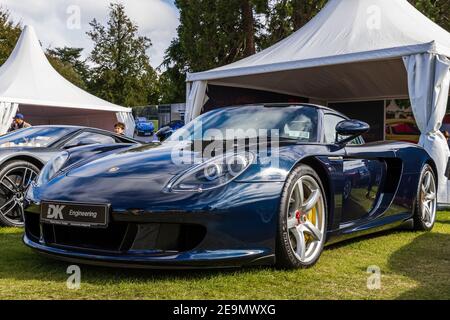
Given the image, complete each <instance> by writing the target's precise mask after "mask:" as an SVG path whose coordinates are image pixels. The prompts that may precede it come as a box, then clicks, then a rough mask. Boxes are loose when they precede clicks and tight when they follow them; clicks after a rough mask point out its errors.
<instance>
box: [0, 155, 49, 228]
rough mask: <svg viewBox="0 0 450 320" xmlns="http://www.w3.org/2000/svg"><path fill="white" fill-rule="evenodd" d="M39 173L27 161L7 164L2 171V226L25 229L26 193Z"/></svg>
mask: <svg viewBox="0 0 450 320" xmlns="http://www.w3.org/2000/svg"><path fill="white" fill-rule="evenodd" d="M39 171H40V170H39V168H38V167H36V166H35V165H34V164H32V163H29V162H26V161H11V162H7V163H6V164H5V165H4V166H3V169H1V170H0V224H2V225H4V226H8V227H23V215H24V209H23V203H24V198H25V193H26V190H27V189H28V187H29V185H30V184H31V182H32V181H33V180H34V179H35V178H36V177H37V175H38V173H39Z"/></svg>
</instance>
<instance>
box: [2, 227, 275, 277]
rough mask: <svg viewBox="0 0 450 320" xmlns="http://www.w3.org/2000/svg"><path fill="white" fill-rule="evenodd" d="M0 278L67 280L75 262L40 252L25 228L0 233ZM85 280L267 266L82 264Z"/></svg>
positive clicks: (230, 271)
mask: <svg viewBox="0 0 450 320" xmlns="http://www.w3.org/2000/svg"><path fill="white" fill-rule="evenodd" d="M0 257H2V258H1V259H0V279H14V280H45V281H46V282H61V281H66V280H67V277H68V275H67V274H66V270H67V267H68V266H69V265H70V264H71V263H68V262H62V261H58V260H53V259H51V258H48V257H44V256H41V255H39V254H38V253H37V252H34V251H32V250H31V249H29V248H27V247H26V246H25V245H24V244H23V243H22V232H21V231H19V230H18V231H17V232H13V233H6V234H2V233H0ZM79 266H80V268H81V269H82V276H83V281H84V282H87V283H90V284H94V285H95V284H101V283H105V282H109V283H111V282H114V281H125V282H126V281H165V280H201V279H207V278H211V277H214V276H220V275H233V274H235V273H240V272H243V270H249V269H251V270H263V269H267V268H264V267H251V268H250V267H249V268H245V269H237V268H236V269H196V270H160V269H132V268H131V269H125V268H118V267H98V266H92V265H83V264H80V265H79Z"/></svg>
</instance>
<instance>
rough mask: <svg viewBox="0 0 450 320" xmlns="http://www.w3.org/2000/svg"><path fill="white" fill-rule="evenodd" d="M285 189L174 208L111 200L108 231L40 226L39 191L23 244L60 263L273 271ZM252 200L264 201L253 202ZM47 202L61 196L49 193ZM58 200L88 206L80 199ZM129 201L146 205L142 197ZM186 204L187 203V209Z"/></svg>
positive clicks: (233, 191) (247, 188) (245, 186)
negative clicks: (265, 268)
mask: <svg viewBox="0 0 450 320" xmlns="http://www.w3.org/2000/svg"><path fill="white" fill-rule="evenodd" d="M66 179H68V178H66ZM69 179H70V178H69ZM281 188H282V184H281V183H260V184H251V183H233V184H230V185H229V186H228V187H227V188H225V189H224V190H221V192H220V196H221V199H216V198H215V196H216V195H213V194H208V195H206V194H205V195H203V196H202V195H199V197H200V198H198V199H192V198H191V199H190V200H191V201H189V202H190V205H184V206H181V205H177V206H176V207H173V205H172V207H171V208H168V207H167V205H166V206H163V205H162V204H161V203H160V204H159V205H158V206H156V207H152V208H147V209H145V210H138V209H125V208H126V207H125V206H124V205H123V203H124V202H123V201H122V200H123V199H120V198H119V197H113V196H111V199H115V200H116V201H111V208H112V209H111V212H110V219H109V220H110V224H109V225H108V228H107V229H89V228H83V227H67V226H57V225H51V224H46V223H43V222H41V221H40V196H41V193H40V190H38V189H35V190H31V192H30V193H29V194H31V195H33V197H31V198H29V199H28V201H29V203H28V206H27V208H26V213H25V236H24V243H25V244H26V245H27V246H28V247H30V248H32V249H34V250H36V251H38V252H39V253H41V254H44V255H47V256H51V257H54V258H57V259H60V260H64V261H69V262H74V263H84V264H94V265H102V266H117V267H136V268H158V269H159V268H182V269H183V268H232V267H241V266H246V265H270V264H273V263H274V262H275V258H274V252H275V236H276V226H277V216H278V206H279V193H280V192H281ZM256 191H257V192H256ZM245 194H257V195H258V196H257V197H256V196H254V197H253V199H251V201H249V198H247V197H245V196H243V195H245ZM185 196H186V195H180V197H185ZM204 197H206V199H210V200H208V201H209V203H206V202H205V200H204ZM91 198H94V199H95V196H93V195H92V196H91ZM45 199H46V200H48V199H51V200H54V199H55V197H50V196H49V195H48V193H47V194H46V195H45ZM201 199H203V200H202V201H201ZM225 199H227V200H225ZM58 200H60V201H63V200H64V201H77V202H82V201H81V200H82V198H81V197H79V196H77V195H73V196H71V197H68V196H66V197H65V198H64V199H61V198H56V201H58ZM119 200H120V201H119ZM171 200H174V199H173V198H172V199H171ZM97 201H99V200H97ZM130 201H132V202H133V204H137V203H139V201H138V199H131V200H130ZM102 202H103V201H102ZM187 202H188V201H186V199H183V201H181V202H180V203H187ZM99 203H100V202H99ZM171 203H177V201H175V202H171ZM197 203H198V207H197V206H196V204H197ZM139 207H140V206H139Z"/></svg>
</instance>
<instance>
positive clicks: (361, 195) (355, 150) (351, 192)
mask: <svg viewBox="0 0 450 320" xmlns="http://www.w3.org/2000/svg"><path fill="white" fill-rule="evenodd" d="M344 120H346V119H345V118H344V117H342V116H340V115H338V114H334V113H326V114H324V130H323V131H324V141H325V143H326V144H335V142H336V125H337V124H338V123H340V122H341V121H344ZM338 138H339V137H338ZM344 150H345V152H344V153H343V156H342V157H340V160H341V161H342V167H341V168H342V184H341V188H342V190H341V193H340V194H339V197H340V199H339V200H340V203H341V208H340V209H341V215H340V223H341V224H342V223H344V224H345V223H347V222H350V221H355V220H359V219H361V218H363V217H365V216H367V215H368V214H370V212H371V211H372V209H373V208H374V206H375V203H376V201H377V198H378V191H379V186H380V184H381V180H382V179H383V176H384V174H385V172H386V168H385V163H384V162H383V161H382V160H378V157H377V156H376V155H378V152H377V154H375V151H378V150H374V149H371V148H370V147H369V148H367V147H366V146H365V145H364V139H363V138H362V137H358V138H356V139H355V140H353V141H352V142H351V143H349V144H348V145H347V146H346V147H345V148H344ZM334 160H335V161H337V160H339V159H338V158H336V159H334Z"/></svg>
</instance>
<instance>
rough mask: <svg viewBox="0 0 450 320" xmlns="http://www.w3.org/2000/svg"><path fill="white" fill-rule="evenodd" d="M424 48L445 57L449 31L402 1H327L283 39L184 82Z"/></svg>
mask: <svg viewBox="0 0 450 320" xmlns="http://www.w3.org/2000/svg"><path fill="white" fill-rule="evenodd" d="M426 52H433V53H438V54H442V55H445V56H447V57H450V33H448V32H447V31H445V30H444V29H443V28H441V27H439V26H438V25H437V24H435V23H434V22H432V21H431V20H429V19H428V18H427V17H425V16H424V15H423V14H422V13H420V12H419V11H418V10H417V9H416V8H414V6H412V5H411V4H410V3H408V1H407V0H329V2H328V3H327V5H326V6H325V8H324V9H323V10H322V11H320V13H319V14H318V15H317V16H316V17H314V18H313V19H312V20H311V21H310V22H309V23H308V24H306V25H305V26H304V27H303V28H301V29H300V30H298V31H297V32H295V33H294V34H292V35H291V36H289V37H288V38H286V39H284V40H282V41H281V42H279V43H277V44H275V45H274V46H272V47H270V48H268V49H266V50H263V51H261V52H259V53H257V54H255V55H253V56H250V57H248V58H245V59H243V60H240V61H238V62H235V63H232V64H230V65H227V66H223V67H220V68H217V69H213V70H210V71H205V72H201V73H193V74H189V75H188V81H196V80H217V79H224V78H230V77H239V76H244V75H256V74H262V73H271V72H279V71H286V70H294V69H304V68H312V67H318V66H327V65H328V66H329V65H337V64H343V63H352V62H360V61H373V60H386V59H392V58H398V57H402V56H405V55H411V54H417V53H426ZM212 82H214V81H212Z"/></svg>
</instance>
